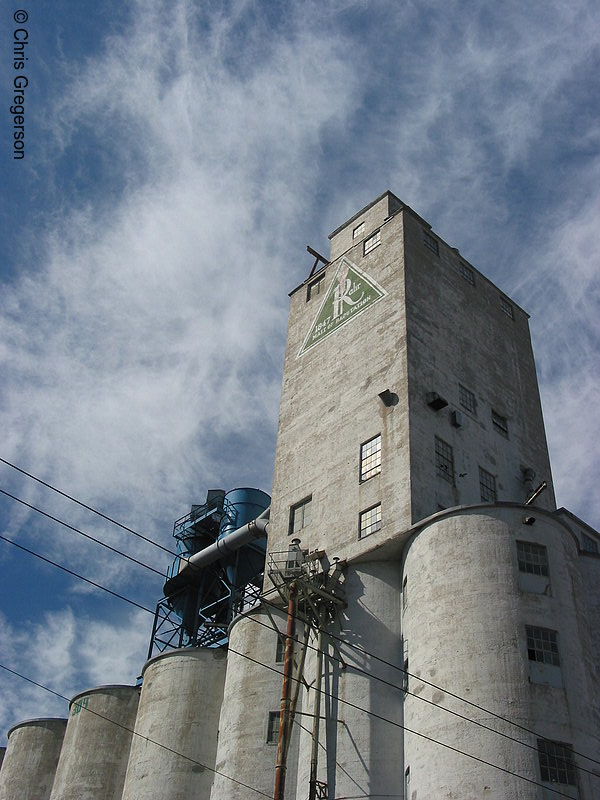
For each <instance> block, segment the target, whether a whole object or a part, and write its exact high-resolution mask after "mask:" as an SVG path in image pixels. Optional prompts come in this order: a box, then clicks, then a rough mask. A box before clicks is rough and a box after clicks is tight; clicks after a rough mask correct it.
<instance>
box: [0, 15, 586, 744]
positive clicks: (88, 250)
mask: <svg viewBox="0 0 600 800" xmlns="http://www.w3.org/2000/svg"><path fill="white" fill-rule="evenodd" d="M17 8H18V5H15V6H14V8H13V6H10V5H8V4H6V3H3V4H2V10H1V12H0V13H1V14H2V30H3V31H4V34H3V42H4V46H3V48H2V51H3V53H4V56H3V60H2V64H0V74H1V84H0V85H1V87H2V97H3V98H4V100H3V109H4V111H3V113H2V115H0V116H1V118H0V132H1V142H2V144H1V152H0V170H1V175H0V177H1V181H2V184H1V185H2V189H3V191H2V198H1V205H0V281H1V283H0V370H1V373H0V374H1V376H2V380H1V383H0V423H1V430H2V432H3V436H2V446H1V448H0V457H2V458H4V459H6V460H8V461H10V462H12V463H15V464H17V465H19V466H21V467H22V468H24V469H26V470H27V471H29V472H32V473H34V474H35V475H38V476H39V477H40V478H43V479H44V480H46V481H49V482H50V483H52V484H54V485H56V486H58V487H60V488H61V489H62V490H64V491H66V492H68V493H69V494H71V495H74V496H75V497H77V498H80V499H81V500H83V501H84V502H86V503H88V504H90V505H92V506H94V507H96V508H99V509H101V510H102V511H104V512H105V513H107V514H110V515H112V516H113V517H115V518H117V519H118V520H119V521H121V522H123V523H124V524H126V525H129V526H130V527H132V528H134V529H136V530H138V531H139V532H141V533H143V534H144V535H146V536H149V537H151V538H153V539H155V540H156V541H159V542H160V543H161V544H162V545H164V546H167V547H169V546H170V545H171V531H172V524H173V521H174V519H176V518H177V517H180V516H182V515H183V514H184V513H186V511H187V510H188V508H189V505H190V503H192V502H198V501H201V500H202V499H203V498H204V496H205V492H206V489H207V488H213V487H218V486H221V487H223V488H227V489H229V488H233V487H234V486H240V485H252V486H257V487H260V488H263V489H266V490H267V491H268V490H269V487H270V483H271V475H272V468H273V456H274V444H275V431H276V423H277V413H278V404H279V391H280V380H281V366H282V359H283V348H284V342H285V332H286V320H287V307H288V298H287V293H288V292H289V291H290V290H291V289H293V288H294V287H295V286H296V285H297V284H299V283H300V282H301V281H302V280H303V279H304V278H305V277H306V275H307V273H308V271H309V269H310V267H311V266H312V259H311V258H310V256H308V254H307V253H306V252H305V246H306V244H307V243H309V244H311V245H312V246H313V247H314V248H316V249H317V250H319V251H320V252H322V253H324V254H327V252H328V242H327V235H328V233H330V232H331V231H332V230H334V229H335V228H336V227H337V226H338V225H339V224H341V223H342V222H343V221H345V220H346V219H347V218H348V217H350V216H351V215H352V214H354V213H355V212H356V211H358V210H359V209H360V208H361V207H362V206H364V205H365V204H366V203H368V202H370V201H371V200H372V199H374V198H375V197H376V196H378V195H379V194H381V192H383V191H385V190H386V189H388V188H389V189H391V190H392V191H394V192H395V193H396V194H397V195H398V196H399V197H400V198H401V199H402V200H404V201H405V202H406V203H407V204H409V205H410V206H412V208H414V209H415V211H417V212H418V213H419V214H421V215H422V216H423V217H424V218H425V219H427V220H428V221H429V222H430V223H431V224H432V226H433V228H434V230H435V231H436V232H437V233H438V234H439V235H440V236H441V237H442V238H444V239H445V240H446V241H448V242H449V243H450V244H452V245H453V246H457V247H459V248H460V251H461V253H462V254H463V255H464V256H465V258H467V259H468V260H469V261H471V263H473V264H474V265H475V266H476V267H477V268H478V269H480V270H481V271H482V272H483V273H484V274H485V275H487V276H488V277H489V278H490V279H491V280H493V281H494V282H495V283H496V284H497V285H498V286H499V287H500V288H501V289H502V290H504V291H505V292H506V293H508V294H509V295H510V296H512V297H513V298H514V299H515V300H516V301H517V302H518V303H519V304H520V305H521V306H523V307H524V308H525V309H526V310H527V311H528V312H529V313H530V314H531V329H532V337H533V343H534V349H535V353H536V358H537V366H538V375H539V380H540V388H541V393H542V402H543V406H544V412H545V419H546V429H547V434H548V440H549V445H550V451H551V458H552V464H553V472H554V479H555V484H556V492H557V498H558V503H559V505H564V506H566V507H568V508H569V509H570V510H571V511H572V512H573V513H575V514H577V515H578V516H580V517H582V518H583V519H584V520H586V521H588V522H589V523H590V524H592V525H594V526H595V527H599V526H600V499H599V495H598V492H597V484H598V480H599V478H600V468H599V457H598V450H597V442H598V441H600V432H599V424H598V414H597V412H596V405H597V398H598V396H599V395H600V386H599V383H600V378H599V375H600V370H599V369H598V366H599V365H598V355H599V352H600V346H599V345H600V343H599V333H598V310H599V308H598V307H599V302H598V301H599V295H600V291H599V274H600V271H599V269H598V267H599V260H600V256H599V253H600V225H599V224H598V220H599V219H600V180H599V177H600V158H599V155H598V146H599V142H600V126H599V122H598V110H599V109H598V105H599V101H598V97H599V91H598V90H599V88H600V86H599V84H600V63H599V62H600V46H599V45H598V42H599V41H600V12H599V11H598V8H597V4H596V3H592V2H591V0H590V1H589V2H588V1H587V0H572V1H571V2H569V3H565V2H553V1H552V0H544V2H535V1H534V2H529V3H525V4H523V3H522V2H511V1H510V0H501V1H500V2H497V3H493V4H492V3H476V2H456V0H445V2H438V1H437V0H436V1H434V0H430V1H429V2H428V1H427V0H423V2H419V3H415V2H405V3H402V4H397V3H391V2H367V1H366V0H365V1H364V2H350V1H349V0H346V1H345V2H343V1H342V0H340V1H339V2H335V0H334V2H330V3H317V2H310V1H307V2H291V1H290V2H281V3H277V4H271V3H256V2H245V1H243V0H240V2H235V1H234V0H232V2H169V3H161V2H140V3H133V2H130V3H116V2H115V3H111V2H105V1H102V2H98V3H94V4H91V5H86V4H82V3H75V2H70V1H69V0H62V2H55V3H52V4H49V3H41V2H39V1H37V0H34V1H32V2H30V3H29V4H28V5H27V6H26V10H27V12H28V14H29V19H28V21H27V22H26V23H25V24H24V25H22V26H19V25H17V24H16V23H15V22H14V21H13V13H14V12H15V11H16V10H17ZM18 27H24V28H25V29H26V30H27V31H28V50H27V57H28V61H27V62H26V68H25V70H24V74H25V75H26V76H27V78H28V86H27V88H26V92H25V137H26V138H25V153H26V155H25V158H24V159H23V160H21V161H14V160H13V158H12V117H11V114H10V113H9V110H8V109H9V106H10V105H11V103H12V86H13V79H14V77H15V74H16V72H15V70H14V69H13V63H12V49H13V42H12V39H13V31H14V30H16V29H17V28H18ZM594 444H595V445H596V446H595V447H594V446H593V445H594ZM0 488H2V489H4V490H5V491H9V492H11V493H12V494H14V495H16V496H18V497H21V498H22V499H24V500H26V501H27V502H29V503H31V504H34V505H37V506H39V507H40V508H42V509H43V510H45V511H47V512H48V513H52V514H54V515H56V516H58V517H60V518H61V519H63V520H65V521H67V522H69V523H70V524H71V525H74V526H78V527H80V528H81V529H82V530H84V531H86V532H88V533H90V534H92V535H95V536H98V537H100V538H102V539H103V540H105V541H107V542H108V543H110V544H111V545H112V546H114V547H117V548H120V549H123V550H126V551H127V552H128V553H130V554H131V555H132V556H134V557H136V558H139V559H140V560H141V561H144V562H145V563H147V564H149V565H151V566H154V567H155V568H157V569H159V570H161V571H162V570H164V569H165V568H166V566H167V562H168V556H167V555H166V554H165V553H162V552H161V551H160V550H158V549H156V548H153V547H151V546H150V545H148V544H146V543H144V542H142V541H140V540H138V539H135V538H134V537H132V536H130V535H127V534H126V533H124V532H123V531H122V530H120V529H118V528H116V527H114V526H110V525H109V524H108V523H106V522H104V521H102V520H100V519H99V518H98V517H95V516H93V515H91V514H90V513H89V512H86V511H85V510H84V509H82V508H80V507H78V506H75V505H74V504H72V503H70V502H68V501H67V500H65V499H64V498H60V497H58V496H57V495H55V494H53V493H52V492H50V491H49V490H47V489H45V488H44V487H42V486H40V485H39V484H36V483H34V482H33V481H31V480H29V479H27V478H25V477H24V476H23V475H20V474H19V473H17V472H15V471H14V470H11V469H10V468H9V467H7V466H5V465H2V464H0ZM0 520H1V526H0V527H1V528H2V535H3V536H7V537H9V538H12V539H14V540H15V541H17V542H19V543H21V544H23V545H24V546H27V547H30V548H31V549H34V550H37V551H39V552H41V553H43V554H44V555H45V556H47V557H48V558H51V559H53V560H55V561H57V562H60V563H62V564H64V565H66V566H68V567H69V568H70V569H72V570H75V571H77V572H81V573H82V574H84V575H86V576H87V577H89V578H91V579H92V580H95V581H97V582H99V583H103V584H105V585H107V586H109V587H110V588H111V589H113V590H114V591H117V592H121V593H123V594H126V595H127V596H129V597H131V598H132V599H134V600H136V601H137V602H139V603H141V604H142V605H148V606H153V605H154V603H155V602H156V600H157V599H158V598H159V597H160V594H161V588H162V582H161V579H160V578H159V577H158V576H157V575H154V574H153V573H151V572H148V571H146V570H144V569H142V568H140V567H136V566H134V565H132V564H131V563H130V562H127V561H125V560H124V559H121V558H118V557H117V556H113V555H110V554H109V553H107V552H106V551H103V550H102V549H101V548H99V547H98V546H97V545H95V544H93V543H90V542H88V541H85V540H84V539H83V538H82V537H79V536H77V535H75V534H74V533H72V532H70V531H68V530H66V529H65V528H62V527H61V526H59V525H57V524H55V523H52V522H50V521H48V520H47V519H45V518H43V517H41V516H40V515H38V514H36V513H35V512H32V511H30V510H28V509H26V508H25V507H23V506H20V505H19V504H17V503H16V502H14V501H12V500H8V499H7V498H5V497H2V499H0ZM0 545H1V546H0V562H1V568H2V575H3V579H2V582H1V584H0V653H1V654H2V658H1V659H0V661H2V663H5V664H7V665H8V666H10V667H11V668H13V669H16V670H18V671H19V672H22V673H23V674H25V675H27V676H28V677H30V678H32V679H33V680H36V681H39V682H41V683H44V684H46V685H48V686H50V687H51V688H53V689H55V690H56V691H58V692H61V693H63V694H65V695H67V696H69V697H70V696H72V695H73V694H75V693H76V692H78V691H80V690H82V689H85V688H87V687H90V686H94V685H99V684H103V683H118V682H125V683H130V682H132V681H134V680H135V678H136V676H137V675H138V674H139V671H140V669H141V666H142V665H143V662H144V660H145V656H146V650H147V647H148V640H149V635H150V629H151V618H150V616H149V615H148V614H146V613H145V612H143V611H140V610H136V609H134V608H132V607H130V606H127V605H126V604H124V603H122V602H120V601H118V600H116V599H112V598H110V597H108V596H107V595H102V594H99V593H98V592H97V591H95V590H92V589H91V588H90V587H89V586H86V585H85V584H82V583H81V582H79V581H76V580H75V579H73V578H70V577H68V576H66V575H63V574H61V573H59V572H58V570H56V569H55V568H53V567H50V566H48V565H42V564H41V563H38V562H36V561H35V559H33V558H32V557H31V556H29V555H27V554H25V553H22V552H19V551H17V550H16V548H14V547H11V546H10V545H8V544H6V543H4V542H0ZM65 713H66V707H65V704H64V703H61V701H59V700H56V699H53V698H52V697H51V696H50V695H47V694H45V693H44V692H42V691H40V690H39V689H36V688H35V687H33V686H30V685H28V684H26V683H24V682H23V681H20V680H19V679H17V678H16V677H11V676H9V675H7V674H6V673H3V674H2V675H0V741H2V740H3V739H4V737H5V734H6V731H7V729H8V728H9V727H10V725H11V724H13V723H14V722H16V721H19V720H21V719H25V718H28V717H35V716H44V715H59V716H60V715H64V714H65Z"/></svg>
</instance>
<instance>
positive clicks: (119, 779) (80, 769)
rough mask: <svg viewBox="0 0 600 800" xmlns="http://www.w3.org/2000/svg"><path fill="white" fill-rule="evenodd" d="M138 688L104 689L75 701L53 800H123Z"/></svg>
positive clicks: (70, 707)
mask: <svg viewBox="0 0 600 800" xmlns="http://www.w3.org/2000/svg"><path fill="white" fill-rule="evenodd" d="M138 701H139V688H138V687H137V686H100V687H98V688H95V689H90V690H89V691H87V692H80V693H79V694H77V695H75V697H74V698H73V699H72V700H71V703H70V706H69V721H68V723H67V731H66V734H65V739H64V743H63V748H62V751H61V754H60V760H59V762H58V767H57V770H56V777H55V779H54V785H53V787H52V793H51V795H50V800H121V793H122V791H123V781H124V779H125V770H126V768H127V760H128V756H129V748H130V746H131V738H132V736H133V729H134V725H135V717H136V712H137V706H138Z"/></svg>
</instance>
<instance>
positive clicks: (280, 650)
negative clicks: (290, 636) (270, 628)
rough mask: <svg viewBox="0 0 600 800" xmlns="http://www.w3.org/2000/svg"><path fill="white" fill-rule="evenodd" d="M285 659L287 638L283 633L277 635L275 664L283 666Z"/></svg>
mask: <svg viewBox="0 0 600 800" xmlns="http://www.w3.org/2000/svg"><path fill="white" fill-rule="evenodd" d="M284 658H285V636H284V635H283V633H278V634H277V645H276V646H275V663H276V664H283V660H284Z"/></svg>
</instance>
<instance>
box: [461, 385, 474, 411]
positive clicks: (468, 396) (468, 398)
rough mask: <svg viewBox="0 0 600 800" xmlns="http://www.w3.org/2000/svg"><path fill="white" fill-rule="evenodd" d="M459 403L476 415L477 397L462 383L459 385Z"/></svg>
mask: <svg viewBox="0 0 600 800" xmlns="http://www.w3.org/2000/svg"><path fill="white" fill-rule="evenodd" d="M458 402H459V403H460V404H461V406H462V407H463V408H465V409H466V410H467V411H470V412H471V414H476V413H477V412H476V405H475V395H474V394H473V392H472V391H471V390H470V389H467V388H466V386H463V385H462V384H461V383H459V384H458Z"/></svg>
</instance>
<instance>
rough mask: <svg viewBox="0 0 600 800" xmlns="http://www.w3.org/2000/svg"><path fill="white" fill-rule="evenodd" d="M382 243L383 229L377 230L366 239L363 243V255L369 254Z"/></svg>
mask: <svg viewBox="0 0 600 800" xmlns="http://www.w3.org/2000/svg"><path fill="white" fill-rule="evenodd" d="M380 244H381V231H375V233H374V234H373V235H372V236H369V238H368V239H365V243H364V245H363V255H365V256H366V255H367V253H370V252H371V250H374V249H375V248H376V247H378V246H379V245H380Z"/></svg>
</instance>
